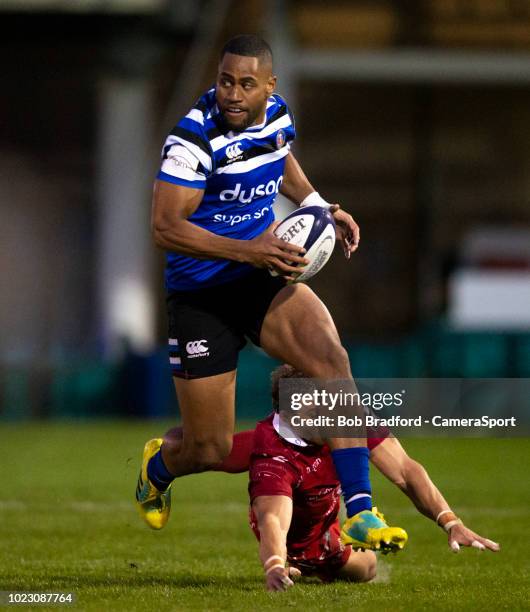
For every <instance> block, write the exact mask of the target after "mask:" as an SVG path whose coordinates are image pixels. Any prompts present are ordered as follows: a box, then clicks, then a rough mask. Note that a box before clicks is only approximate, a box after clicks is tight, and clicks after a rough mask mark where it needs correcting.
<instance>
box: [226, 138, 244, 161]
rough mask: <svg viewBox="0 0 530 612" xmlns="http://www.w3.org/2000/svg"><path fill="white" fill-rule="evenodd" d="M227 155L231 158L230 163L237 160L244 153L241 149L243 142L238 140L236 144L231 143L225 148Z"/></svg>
mask: <svg viewBox="0 0 530 612" xmlns="http://www.w3.org/2000/svg"><path fill="white" fill-rule="evenodd" d="M225 153H226V156H227V157H228V159H229V163H231V162H234V161H236V160H237V159H239V158H240V157H241V156H242V155H243V151H242V150H241V143H240V142H236V143H235V144H232V145H229V146H228V147H226V149H225Z"/></svg>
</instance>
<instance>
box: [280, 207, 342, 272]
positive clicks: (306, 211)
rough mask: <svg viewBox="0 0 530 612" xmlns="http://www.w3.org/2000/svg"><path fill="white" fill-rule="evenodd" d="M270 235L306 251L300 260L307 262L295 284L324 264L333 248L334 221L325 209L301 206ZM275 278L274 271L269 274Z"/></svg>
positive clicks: (320, 268) (318, 270) (318, 269)
mask: <svg viewBox="0 0 530 612" xmlns="http://www.w3.org/2000/svg"><path fill="white" fill-rule="evenodd" d="M274 234H275V235H276V236H278V238H281V239H282V240H285V242H289V243H291V244H296V245H297V246H301V247H304V249H305V250H306V251H307V252H306V254H305V255H304V257H305V258H306V259H307V260H309V263H308V264H307V265H306V266H305V268H304V271H303V272H302V274H300V276H298V277H297V279H296V282H299V281H305V280H308V279H309V278H311V277H312V276H315V274H317V273H318V272H320V270H322V268H323V267H324V266H325V265H326V263H327V261H328V259H329V258H330V257H331V253H333V249H334V247H335V236H336V234H335V220H334V219H333V215H332V214H331V213H330V212H329V210H327V209H326V208H322V207H321V206H304V207H302V208H297V209H296V210H295V211H294V212H292V213H291V214H290V215H288V216H287V217H285V219H284V220H283V221H282V222H281V223H280V225H278V227H277V228H276V229H275V230H274ZM271 274H273V275H274V276H277V275H278V273H277V272H274V273H273V272H271Z"/></svg>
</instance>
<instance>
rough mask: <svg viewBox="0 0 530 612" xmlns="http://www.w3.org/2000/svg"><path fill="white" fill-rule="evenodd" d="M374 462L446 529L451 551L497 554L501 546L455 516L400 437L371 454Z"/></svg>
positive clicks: (424, 512) (422, 509)
mask: <svg viewBox="0 0 530 612" xmlns="http://www.w3.org/2000/svg"><path fill="white" fill-rule="evenodd" d="M370 459H371V461H372V463H373V464H374V465H375V466H376V467H377V469H378V470H379V471H380V472H381V473H382V474H384V475H385V476H386V477H387V478H388V479H389V480H390V481H391V482H393V483H394V484H395V485H397V486H398V487H399V488H400V489H401V490H402V491H403V492H404V493H405V494H406V495H407V496H408V497H409V498H410V500H411V501H412V503H413V504H414V505H415V506H416V508H417V509H418V510H419V511H420V512H421V513H422V514H424V515H425V516H426V517H428V518H430V519H432V520H433V521H435V522H436V523H437V524H438V525H440V526H441V527H443V528H444V529H445V531H447V534H448V544H449V547H450V548H451V550H453V551H455V552H458V550H459V548H460V546H472V547H473V548H477V549H479V550H485V549H488V550H491V551H493V552H497V551H498V550H500V546H499V545H498V544H497V543H496V542H493V541H492V540H488V539H487V538H484V537H482V536H480V535H478V534H476V533H475V532H473V531H471V529H468V528H467V527H466V526H465V525H464V524H463V523H462V521H461V520H460V519H458V518H457V516H456V515H455V514H454V513H453V511H452V510H451V508H450V506H449V504H448V503H447V501H446V500H445V499H444V497H443V495H442V494H441V493H440V491H439V490H438V488H437V487H436V485H435V484H434V483H433V481H432V480H431V479H430V477H429V474H428V473H427V471H426V470H425V468H424V467H423V466H422V465H421V464H420V463H418V462H417V461H414V459H412V458H411V457H409V455H408V454H407V453H406V451H405V449H404V448H403V446H401V444H400V443H399V441H398V440H397V439H396V438H393V437H390V438H386V439H385V440H383V442H381V444H379V445H378V446H376V448H374V449H373V450H372V452H371V457H370Z"/></svg>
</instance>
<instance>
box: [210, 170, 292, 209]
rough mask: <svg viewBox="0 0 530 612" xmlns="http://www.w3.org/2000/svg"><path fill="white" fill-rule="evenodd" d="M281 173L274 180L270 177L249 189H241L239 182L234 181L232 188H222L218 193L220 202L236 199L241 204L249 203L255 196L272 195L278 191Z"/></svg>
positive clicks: (281, 178) (281, 177)
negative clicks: (266, 181)
mask: <svg viewBox="0 0 530 612" xmlns="http://www.w3.org/2000/svg"><path fill="white" fill-rule="evenodd" d="M282 180H283V175H282V176H280V178H279V179H278V180H277V181H275V180H274V179H271V180H270V181H269V182H268V183H262V184H261V185H258V186H257V187H252V189H251V190H250V191H248V190H247V189H241V187H242V185H241V183H236V186H235V187H234V188H233V189H224V190H223V191H221V193H220V194H219V198H220V199H221V201H222V202H234V201H235V200H238V201H239V202H241V204H249V203H250V202H252V200H254V199H255V198H261V197H263V196H265V195H274V194H277V193H278V192H279V191H280V185H281V184H282Z"/></svg>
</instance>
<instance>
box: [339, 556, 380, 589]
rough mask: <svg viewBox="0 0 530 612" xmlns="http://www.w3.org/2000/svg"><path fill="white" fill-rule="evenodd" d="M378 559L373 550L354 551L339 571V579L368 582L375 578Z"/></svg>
mask: <svg viewBox="0 0 530 612" xmlns="http://www.w3.org/2000/svg"><path fill="white" fill-rule="evenodd" d="M376 573H377V557H376V556H375V553H374V552H373V551H371V550H361V551H355V550H352V552H351V553H350V556H349V557H348V560H347V561H346V563H345V564H344V565H343V566H342V567H341V568H340V569H339V570H338V571H337V575H336V577H337V579H339V580H351V581H352V582H367V581H368V580H372V579H373V578H375V575H376Z"/></svg>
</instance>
